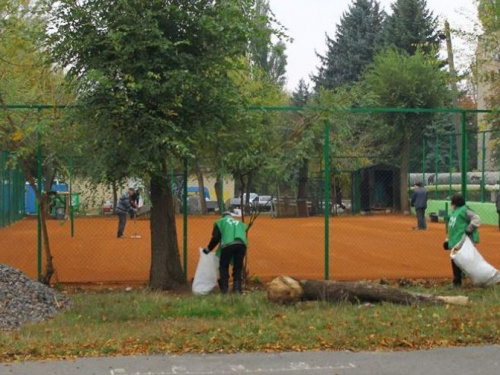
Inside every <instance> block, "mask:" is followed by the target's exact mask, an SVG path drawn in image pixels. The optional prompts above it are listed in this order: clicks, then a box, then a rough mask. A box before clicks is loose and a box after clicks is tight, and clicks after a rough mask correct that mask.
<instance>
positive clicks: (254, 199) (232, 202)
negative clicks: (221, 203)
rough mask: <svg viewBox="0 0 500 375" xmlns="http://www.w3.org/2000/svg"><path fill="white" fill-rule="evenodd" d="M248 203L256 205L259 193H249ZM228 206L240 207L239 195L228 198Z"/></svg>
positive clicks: (244, 199)
mask: <svg viewBox="0 0 500 375" xmlns="http://www.w3.org/2000/svg"><path fill="white" fill-rule="evenodd" d="M246 196H247V195H246V194H243V204H245V203H246V201H247V199H246ZM248 203H249V204H250V205H258V204H259V195H258V194H256V193H250V199H249V202H248ZM229 208H230V209H232V208H241V201H240V197H234V198H231V199H230V200H229Z"/></svg>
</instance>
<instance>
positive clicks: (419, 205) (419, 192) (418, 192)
mask: <svg viewBox="0 0 500 375" xmlns="http://www.w3.org/2000/svg"><path fill="white" fill-rule="evenodd" d="M411 206H412V207H415V212H416V214H417V226H416V227H413V229H417V230H426V229H427V223H426V221H425V210H426V209H427V190H425V188H424V187H423V186H422V183H421V182H416V183H415V185H414V190H413V193H412V195H411Z"/></svg>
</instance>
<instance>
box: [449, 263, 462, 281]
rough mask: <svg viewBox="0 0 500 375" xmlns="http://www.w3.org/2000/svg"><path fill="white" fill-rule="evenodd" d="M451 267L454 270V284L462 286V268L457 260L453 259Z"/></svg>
mask: <svg viewBox="0 0 500 375" xmlns="http://www.w3.org/2000/svg"><path fill="white" fill-rule="evenodd" d="M451 269H452V270H453V285H454V286H461V285H462V270H461V269H460V267H458V266H457V265H456V264H455V262H454V261H453V260H452V261H451Z"/></svg>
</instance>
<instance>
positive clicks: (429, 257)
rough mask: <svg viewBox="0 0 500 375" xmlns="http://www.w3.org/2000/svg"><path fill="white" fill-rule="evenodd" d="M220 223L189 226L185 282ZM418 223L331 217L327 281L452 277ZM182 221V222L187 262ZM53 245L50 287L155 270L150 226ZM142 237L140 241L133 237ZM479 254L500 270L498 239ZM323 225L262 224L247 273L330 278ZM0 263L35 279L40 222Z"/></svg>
mask: <svg viewBox="0 0 500 375" xmlns="http://www.w3.org/2000/svg"><path fill="white" fill-rule="evenodd" d="M215 219H216V217H215V216H191V217H189V219H188V227H187V230H188V257H187V264H188V279H191V278H192V277H193V275H194V271H195V269H196V265H197V262H198V257H199V251H198V248H199V247H200V246H206V245H207V243H208V241H209V238H210V234H211V230H212V225H213V222H214V220H215ZM415 221H416V220H415V217H413V216H403V215H386V214H379V215H370V216H346V217H343V216H342V217H332V218H330V241H329V244H330V252H329V264H330V266H329V274H330V279H332V280H359V279H379V278H387V279H397V278H432V279H434V278H450V277H451V267H450V258H449V253H448V252H446V251H444V250H443V249H442V242H443V240H444V239H445V237H446V233H445V226H444V224H443V223H442V222H439V223H434V222H431V223H428V230H427V231H413V230H411V227H412V226H414V225H415ZM182 223H183V220H182V217H181V216H179V217H178V218H177V233H178V239H179V248H180V252H181V257H182V253H183V250H182V244H183V240H182V233H183V226H182ZM48 226H49V233H50V235H49V238H50V243H51V247H52V253H53V262H54V266H55V269H56V273H55V277H54V278H53V282H62V283H142V282H147V280H148V277H149V268H150V251H151V250H150V243H151V242H150V229H149V221H148V220H138V221H137V222H136V224H134V222H133V221H131V220H129V221H128V222H127V227H126V233H125V235H126V236H127V238H124V239H118V238H116V229H117V218H116V217H100V218H90V217H89V218H86V217H85V218H76V219H75V226H74V234H75V235H74V237H71V230H70V228H71V226H70V222H69V221H66V222H59V221H57V220H50V221H49V222H48ZM134 231H137V232H138V233H139V234H140V236H141V238H140V239H133V238H130V236H131V234H133V233H134ZM480 233H481V242H480V244H479V246H478V249H479V250H480V251H481V253H482V255H483V256H484V257H485V259H486V260H487V261H488V262H489V263H490V264H492V265H493V266H494V267H496V268H500V248H499V245H498V243H499V240H500V232H499V231H498V229H497V228H495V227H493V226H487V225H483V226H482V227H481V231H480ZM324 238H325V235H324V219H323V218H321V217H314V218H288V219H276V218H270V217H259V218H258V219H257V220H256V222H255V223H254V226H253V227H252V228H251V230H250V232H249V250H248V269H249V273H250V274H251V275H257V276H259V277H260V278H261V279H262V280H269V279H270V278H272V277H274V276H276V275H280V274H285V275H289V276H292V277H296V278H317V279H321V278H323V277H324V275H325V251H324V248H325V245H324V242H325V240H324ZM0 262H1V263H4V264H8V265H11V266H14V267H16V268H19V269H20V270H22V271H23V272H25V273H26V274H28V275H29V276H30V277H33V278H36V275H37V221H36V219H33V218H26V219H24V220H22V221H20V222H18V223H15V224H13V225H11V226H10V227H7V228H4V229H2V230H0Z"/></svg>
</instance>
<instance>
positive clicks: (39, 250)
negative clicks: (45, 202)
mask: <svg viewBox="0 0 500 375" xmlns="http://www.w3.org/2000/svg"><path fill="white" fill-rule="evenodd" d="M38 112H39V113H40V110H38ZM37 137H38V145H37V158H36V159H37V188H38V194H39V195H38V196H39V197H40V199H41V197H42V194H43V181H42V179H43V173H42V133H41V131H40V116H38V129H37ZM37 208H38V209H37V222H38V226H37V232H38V233H37V235H38V241H37V245H38V246H37V260H38V262H37V274H38V280H39V281H40V280H41V278H42V212H41V209H42V202H40V200H38V205H37Z"/></svg>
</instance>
